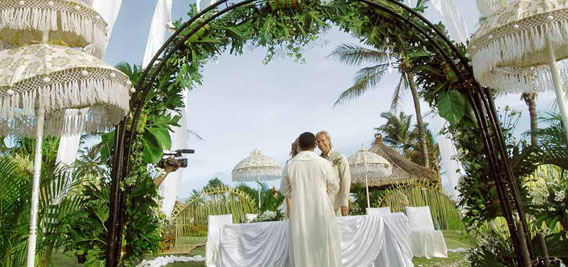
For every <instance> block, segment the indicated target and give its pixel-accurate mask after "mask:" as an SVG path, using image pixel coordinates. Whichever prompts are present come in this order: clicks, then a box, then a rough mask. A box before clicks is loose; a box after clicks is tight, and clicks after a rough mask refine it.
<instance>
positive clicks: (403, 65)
mask: <svg viewBox="0 0 568 267" xmlns="http://www.w3.org/2000/svg"><path fill="white" fill-rule="evenodd" d="M374 45H375V47H377V44H374ZM393 45H396V44H391V43H389V40H388V38H387V40H386V42H385V43H384V44H383V45H382V46H378V48H375V49H370V48H365V47H362V46H358V45H350V44H343V45H341V46H339V47H337V48H336V49H335V50H334V51H333V52H332V53H331V56H332V57H336V58H338V59H339V60H340V61H341V62H343V63H345V64H349V65H355V66H360V65H362V64H363V63H371V64H376V65H374V66H371V67H365V68H362V69H360V70H359V71H358V72H357V74H356V77H355V81H354V82H355V84H354V85H353V86H351V87H349V88H348V89H347V90H345V91H344V92H343V93H341V95H340V96H339V98H338V99H337V101H336V102H335V104H340V103H343V102H345V101H346V100H349V99H353V98H356V97H359V96H361V95H362V94H363V93H365V92H366V91H367V90H368V89H372V88H373V87H377V86H378V84H379V82H380V81H381V79H382V77H383V75H384V73H385V71H389V72H392V69H393V68H396V69H398V71H399V73H400V80H399V82H398V85H397V86H396V88H395V91H394V95H393V97H392V101H391V110H393V111H396V107H397V105H398V103H399V100H400V98H401V91H402V90H403V89H406V88H409V89H410V92H411V93H412V100H413V103H414V110H415V114H416V124H417V130H418V134H419V140H420V145H421V146H422V149H421V150H420V151H421V152H422V155H423V158H424V161H423V164H424V166H425V167H426V168H429V167H430V160H429V154H428V144H427V140H426V133H425V131H426V126H425V125H424V120H423V118H422V111H421V108H420V97H419V96H418V87H417V85H416V82H415V81H414V79H415V78H414V76H413V74H412V72H411V66H410V64H411V62H412V60H415V59H414V58H413V57H428V56H430V55H429V54H428V53H425V52H423V51H421V50H418V49H415V48H411V47H408V48H407V49H406V50H404V51H399V52H398V53H393V52H392V50H391V48H390V46H393ZM392 59H394V60H396V62H395V63H394V64H393V63H392V62H391V60H392Z"/></svg>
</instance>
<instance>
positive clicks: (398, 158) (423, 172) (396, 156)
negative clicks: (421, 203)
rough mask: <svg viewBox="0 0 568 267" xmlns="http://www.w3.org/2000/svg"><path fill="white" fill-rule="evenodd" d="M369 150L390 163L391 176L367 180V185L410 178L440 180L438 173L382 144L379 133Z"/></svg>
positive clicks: (398, 181)
mask: <svg viewBox="0 0 568 267" xmlns="http://www.w3.org/2000/svg"><path fill="white" fill-rule="evenodd" d="M369 151H371V152H374V153H377V154H379V156H381V157H383V158H385V159H386V160H387V161H388V162H390V163H391V164H392V175H391V176H389V177H385V178H382V179H373V180H371V181H369V186H385V185H391V184H398V183H405V182H409V181H410V180H427V181H430V182H435V183H437V182H439V181H440V178H439V176H438V174H436V173H435V172H434V171H432V170H430V169H427V168H425V167H423V166H420V165H418V164H416V163H414V162H412V161H410V160H409V159H406V158H405V157H403V156H402V155H401V154H400V153H398V152H396V151H395V150H393V149H392V148H390V147H388V146H386V145H385V144H383V139H382V137H381V136H380V135H375V143H373V146H372V147H371V148H370V149H369Z"/></svg>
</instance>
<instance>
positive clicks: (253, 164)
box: [232, 149, 282, 208]
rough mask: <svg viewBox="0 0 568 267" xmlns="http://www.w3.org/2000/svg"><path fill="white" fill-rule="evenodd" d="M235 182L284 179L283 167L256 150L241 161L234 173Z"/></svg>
mask: <svg viewBox="0 0 568 267" xmlns="http://www.w3.org/2000/svg"><path fill="white" fill-rule="evenodd" d="M232 176H233V182H252V181H255V182H259V181H270V180H278V179H281V178H282V167H280V165H278V163H277V162H276V161H275V160H274V159H272V158H270V157H268V156H265V155H263V154H262V152H260V150H258V149H255V150H254V151H252V152H251V153H250V156H249V157H247V158H245V159H243V160H241V161H240V162H239V163H238V164H237V165H236V166H235V167H234V168H233V172H232ZM258 207H259V208H260V189H259V190H258Z"/></svg>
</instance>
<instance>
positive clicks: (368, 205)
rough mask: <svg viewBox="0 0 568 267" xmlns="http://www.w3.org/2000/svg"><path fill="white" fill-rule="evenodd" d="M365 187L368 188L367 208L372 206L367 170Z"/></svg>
mask: <svg viewBox="0 0 568 267" xmlns="http://www.w3.org/2000/svg"><path fill="white" fill-rule="evenodd" d="M365 188H366V189H367V208H370V207H371V200H370V197H369V180H368V179H367V172H365Z"/></svg>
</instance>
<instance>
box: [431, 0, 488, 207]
mask: <svg viewBox="0 0 568 267" xmlns="http://www.w3.org/2000/svg"><path fill="white" fill-rule="evenodd" d="M486 1H493V0H486ZM431 2H432V5H433V6H434V8H435V9H436V10H437V11H438V13H439V14H440V16H441V17H442V22H443V23H444V24H445V26H446V27H447V28H448V33H449V34H450V38H451V39H453V40H454V41H456V42H459V43H463V44H466V43H467V41H468V40H469V32H468V30H467V25H466V24H465V21H464V20H463V19H462V16H461V12H460V11H459V10H458V9H457V8H456V5H455V4H454V0H432V1H431ZM478 3H479V1H478ZM445 123H446V121H445V120H444V119H442V118H441V117H439V116H437V115H435V116H434V123H433V126H434V132H437V133H439V132H440V130H441V129H442V128H443V126H444V124H445ZM436 139H437V141H438V144H439V146H440V156H441V158H442V162H441V163H442V167H443V168H444V170H445V171H446V182H445V183H444V184H445V186H444V189H445V190H446V192H447V193H448V195H450V196H451V197H452V198H453V199H457V197H458V194H459V192H458V190H457V186H458V181H459V178H460V177H461V176H462V175H463V174H464V173H465V172H464V170H463V168H462V166H461V164H460V163H459V161H457V159H456V157H457V149H456V146H455V145H454V143H453V141H452V140H451V138H450V136H449V134H438V135H437V136H436Z"/></svg>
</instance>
